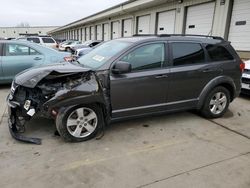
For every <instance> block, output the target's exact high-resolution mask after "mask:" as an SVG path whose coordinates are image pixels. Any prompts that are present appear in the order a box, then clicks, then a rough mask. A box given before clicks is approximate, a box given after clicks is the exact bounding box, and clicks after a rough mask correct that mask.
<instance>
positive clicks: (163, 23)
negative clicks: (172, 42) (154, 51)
mask: <svg viewBox="0 0 250 188" xmlns="http://www.w3.org/2000/svg"><path fill="white" fill-rule="evenodd" d="M174 31H175V10H171V11H165V12H159V13H158V25H157V34H173V33H175V32H174Z"/></svg>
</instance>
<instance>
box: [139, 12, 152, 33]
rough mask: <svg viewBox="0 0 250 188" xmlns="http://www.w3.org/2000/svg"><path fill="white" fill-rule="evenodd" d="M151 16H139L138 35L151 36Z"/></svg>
mask: <svg viewBox="0 0 250 188" xmlns="http://www.w3.org/2000/svg"><path fill="white" fill-rule="evenodd" d="M149 32H150V15H146V16H139V17H138V20H137V34H149Z"/></svg>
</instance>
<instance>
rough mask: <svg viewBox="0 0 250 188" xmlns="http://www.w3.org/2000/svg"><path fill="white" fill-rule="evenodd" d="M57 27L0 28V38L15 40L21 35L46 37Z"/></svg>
mask: <svg viewBox="0 0 250 188" xmlns="http://www.w3.org/2000/svg"><path fill="white" fill-rule="evenodd" d="M56 28H58V27H55V26H51V27H0V38H17V37H20V36H21V35H22V34H37V35H47V33H48V32H49V31H51V30H52V29H56Z"/></svg>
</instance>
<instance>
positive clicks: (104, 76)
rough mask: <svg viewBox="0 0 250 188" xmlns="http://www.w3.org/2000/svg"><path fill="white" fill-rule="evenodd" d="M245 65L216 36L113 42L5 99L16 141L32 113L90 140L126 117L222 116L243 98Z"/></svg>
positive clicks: (19, 85)
mask: <svg viewBox="0 0 250 188" xmlns="http://www.w3.org/2000/svg"><path fill="white" fill-rule="evenodd" d="M243 69H244V63H243V62H242V61H241V60H240V58H239V56H238V55H237V54H236V52H235V50H234V49H233V48H232V46H231V45H230V43H229V42H227V41H225V40H224V39H222V38H220V37H211V36H182V35H180V36H178V35H159V36H135V37H130V38H121V39H115V40H111V41H108V42H106V43H104V44H102V45H100V46H98V47H97V48H95V49H94V50H92V51H91V52H89V53H88V54H86V55H85V56H83V57H82V58H80V59H79V61H76V62H71V63H64V64H58V65H51V66H44V67H39V68H33V69H30V70H27V71H25V72H23V73H22V74H19V75H18V76H16V78H15V79H14V81H13V83H12V87H11V93H10V94H9V96H8V100H7V101H8V105H9V127H10V132H11V134H12V136H13V137H14V138H16V139H18V140H22V141H26V142H32V143H37V144H39V143H40V140H39V139H36V138H27V137H24V136H22V135H21V134H20V133H19V132H21V131H22V130H24V129H23V127H24V125H25V122H27V121H28V120H30V119H31V118H32V117H33V116H34V115H35V114H43V115H46V116H47V117H52V118H54V119H55V123H56V127H57V130H58V132H59V134H60V135H61V137H62V138H63V139H64V140H66V141H73V142H78V141H85V140H88V139H90V138H93V137H94V136H95V135H96V134H97V133H98V131H99V130H101V129H103V128H104V127H105V125H107V124H109V123H111V122H113V121H117V120H122V119H129V118H135V117H142V116H150V115H153V114H159V113H165V112H173V111H182V110H189V109H197V110H199V111H200V112H201V114H202V115H203V116H204V117H206V118H218V117H221V116H222V115H223V114H224V113H225V112H226V110H227V109H228V106H229V103H230V102H232V101H233V100H234V98H235V97H237V96H238V95H239V93H240V89H241V74H242V71H243Z"/></svg>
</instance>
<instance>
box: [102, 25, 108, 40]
mask: <svg viewBox="0 0 250 188" xmlns="http://www.w3.org/2000/svg"><path fill="white" fill-rule="evenodd" d="M103 40H104V41H107V40H109V24H103Z"/></svg>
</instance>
